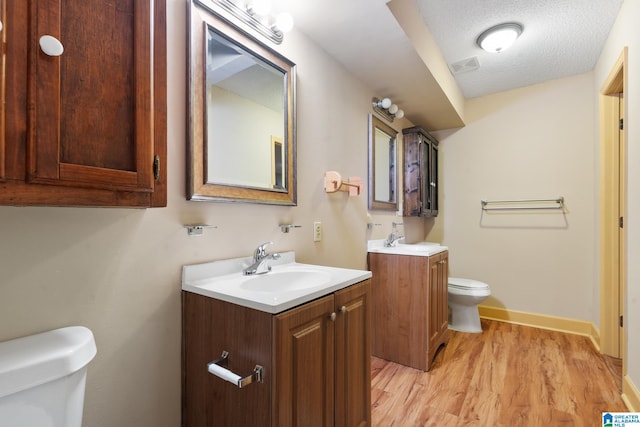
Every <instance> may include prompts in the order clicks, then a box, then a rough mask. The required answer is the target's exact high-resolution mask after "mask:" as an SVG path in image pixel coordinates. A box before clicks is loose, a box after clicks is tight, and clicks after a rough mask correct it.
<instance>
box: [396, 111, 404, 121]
mask: <svg viewBox="0 0 640 427" xmlns="http://www.w3.org/2000/svg"><path fill="white" fill-rule="evenodd" d="M403 117H404V111H402V110H398V112H397V113H396V119H401V118H403Z"/></svg>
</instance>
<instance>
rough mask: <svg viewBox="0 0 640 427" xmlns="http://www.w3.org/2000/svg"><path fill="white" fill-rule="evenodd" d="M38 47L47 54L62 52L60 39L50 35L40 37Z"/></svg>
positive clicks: (60, 53) (54, 54) (52, 54)
mask: <svg viewBox="0 0 640 427" xmlns="http://www.w3.org/2000/svg"><path fill="white" fill-rule="evenodd" d="M40 49H42V51H43V52H44V53H45V54H47V55H49V56H60V55H62V52H64V46H62V43H61V42H60V40H58V39H57V38H55V37H53V36H50V35H45V36H42V37H40Z"/></svg>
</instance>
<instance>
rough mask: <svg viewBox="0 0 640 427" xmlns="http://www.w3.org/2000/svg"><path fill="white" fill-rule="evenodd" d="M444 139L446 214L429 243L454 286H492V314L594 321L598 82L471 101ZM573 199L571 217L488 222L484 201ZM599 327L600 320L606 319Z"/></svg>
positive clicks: (491, 218) (556, 84)
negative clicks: (463, 281)
mask: <svg viewBox="0 0 640 427" xmlns="http://www.w3.org/2000/svg"><path fill="white" fill-rule="evenodd" d="M465 112H466V119H467V126H466V127H465V128H463V129H460V130H457V131H449V132H438V133H436V135H438V136H439V137H440V141H441V144H440V161H441V169H440V170H441V177H440V179H441V185H440V189H441V199H440V203H441V207H442V210H441V213H442V215H441V216H440V217H439V218H438V220H437V223H436V226H435V227H434V229H433V231H432V234H433V235H434V236H438V237H433V238H432V237H431V235H428V236H427V239H428V240H441V241H442V242H443V243H444V244H446V245H448V246H449V250H450V264H449V265H450V274H451V276H458V277H468V278H473V279H478V280H481V281H484V282H486V283H488V284H489V285H490V287H491V293H492V295H491V297H489V299H487V300H486V301H485V304H486V305H491V306H497V307H506V308H509V309H512V310H521V311H527V312H532V313H540V314H547V315H554V316H561V317H567V318H572V319H580V320H586V321H592V320H593V319H594V313H595V312H597V310H598V304H597V301H594V298H593V288H594V287H595V286H596V285H597V283H598V282H597V278H596V273H595V268H594V265H595V264H596V245H595V227H596V216H595V213H596V209H595V207H596V200H595V196H596V189H597V185H596V184H597V180H596V170H595V164H596V157H595V154H596V145H595V138H594V127H593V122H594V118H595V107H594V98H593V75H592V73H587V74H582V75H578V76H575V77H570V78H565V79H561V80H557V81H552V82H549V83H545V84H540V85H536V86H529V87H526V88H522V89H516V90H511V91H507V92H502V93H498V94H495V95H489V96H484V97H480V98H475V99H471V100H467V103H466V105H465ZM559 196H563V197H564V198H565V201H566V206H567V212H566V213H565V214H564V215H563V214H562V213H560V212H559V211H536V212H534V213H523V212H503V213H495V212H494V213H488V212H484V213H483V211H482V210H481V205H480V201H481V200H482V199H486V200H519V199H548V198H556V197H559ZM596 317H597V316H596Z"/></svg>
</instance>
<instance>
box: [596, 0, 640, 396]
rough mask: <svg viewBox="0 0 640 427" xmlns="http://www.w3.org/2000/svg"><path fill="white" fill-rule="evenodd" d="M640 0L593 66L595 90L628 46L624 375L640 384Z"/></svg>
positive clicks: (631, 1)
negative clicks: (625, 362) (625, 371)
mask: <svg viewBox="0 0 640 427" xmlns="http://www.w3.org/2000/svg"><path fill="white" fill-rule="evenodd" d="M638 16H640V1H638V0H626V1H625V2H624V3H623V4H622V8H621V9H620V13H619V14H618V18H617V20H616V23H615V25H614V27H613V29H612V30H611V33H610V34H609V38H608V40H607V42H606V44H605V46H604V49H603V50H602V53H601V55H600V58H599V60H598V63H597V64H596V67H595V71H594V73H595V85H594V93H595V94H596V96H597V94H598V93H599V90H600V88H601V87H602V85H603V84H604V81H605V79H606V77H607V75H608V74H609V72H610V70H611V68H612V67H613V65H614V64H615V61H616V60H617V58H618V57H619V55H620V53H621V52H622V50H623V48H624V47H625V46H628V48H629V58H628V63H627V67H628V71H629V80H628V85H627V87H625V88H624V91H625V100H626V117H625V128H626V137H627V215H626V216H627V221H625V224H626V229H627V294H626V304H627V305H626V309H625V324H626V325H627V362H628V364H627V371H628V372H627V374H628V377H629V378H630V379H631V381H632V382H633V384H635V385H636V388H637V387H638V385H640V363H638V361H639V360H640V263H638V262H637V260H638V259H639V258H640V226H639V221H640V132H639V131H638V123H640V84H639V83H638V70H639V69H640V28H639V27H638V24H637V17H638Z"/></svg>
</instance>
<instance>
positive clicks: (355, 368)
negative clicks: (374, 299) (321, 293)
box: [335, 280, 371, 427]
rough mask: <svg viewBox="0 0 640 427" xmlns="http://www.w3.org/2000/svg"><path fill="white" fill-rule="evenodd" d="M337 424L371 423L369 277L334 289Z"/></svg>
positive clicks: (364, 424)
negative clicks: (335, 309) (336, 290)
mask: <svg viewBox="0 0 640 427" xmlns="http://www.w3.org/2000/svg"><path fill="white" fill-rule="evenodd" d="M335 299H336V307H337V318H336V394H335V402H336V418H335V426H336V427H354V426H360V427H363V426H370V425H371V307H370V304H371V302H370V301H371V280H366V281H364V282H362V283H360V284H357V285H353V286H350V287H349V288H347V289H344V290H341V291H338V292H336V294H335Z"/></svg>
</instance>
